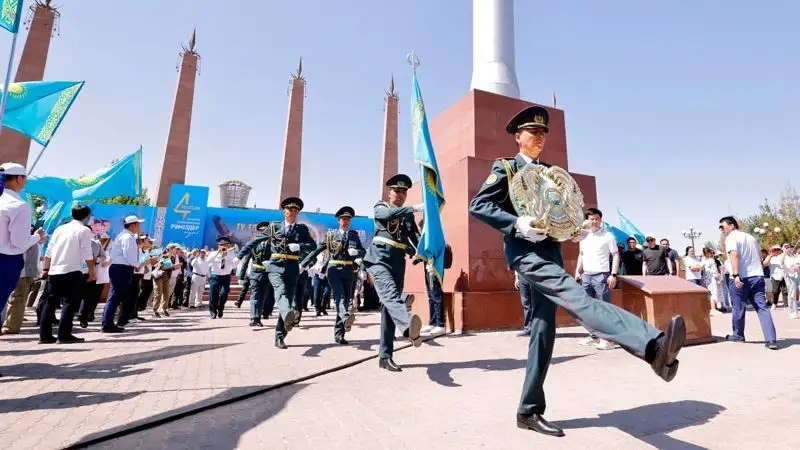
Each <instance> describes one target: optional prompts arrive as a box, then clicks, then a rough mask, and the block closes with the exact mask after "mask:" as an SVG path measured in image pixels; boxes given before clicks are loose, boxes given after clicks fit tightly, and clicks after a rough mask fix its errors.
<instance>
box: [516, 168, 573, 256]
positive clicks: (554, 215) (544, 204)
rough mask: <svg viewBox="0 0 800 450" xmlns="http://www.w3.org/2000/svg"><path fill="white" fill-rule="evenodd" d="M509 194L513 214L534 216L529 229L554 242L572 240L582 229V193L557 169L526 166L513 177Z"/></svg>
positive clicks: (562, 171)
mask: <svg viewBox="0 0 800 450" xmlns="http://www.w3.org/2000/svg"><path fill="white" fill-rule="evenodd" d="M509 195H510V197H511V202H512V204H513V205H514V209H515V210H516V211H517V214H519V215H520V216H532V217H534V220H533V222H532V223H531V226H533V227H534V228H541V229H543V230H545V233H546V234H547V235H548V236H550V237H552V238H553V239H555V240H557V241H566V240H568V239H572V238H574V237H576V236H577V235H578V234H580V232H581V230H582V228H583V206H584V203H583V193H582V192H581V190H580V188H579V187H578V183H577V182H575V179H574V178H572V175H570V174H569V172H567V171H566V170H564V169H562V168H561V167H557V166H553V167H545V166H542V165H539V164H528V165H526V166H525V167H523V168H522V170H520V171H519V172H517V173H516V174H514V178H512V180H511V183H510V186H509Z"/></svg>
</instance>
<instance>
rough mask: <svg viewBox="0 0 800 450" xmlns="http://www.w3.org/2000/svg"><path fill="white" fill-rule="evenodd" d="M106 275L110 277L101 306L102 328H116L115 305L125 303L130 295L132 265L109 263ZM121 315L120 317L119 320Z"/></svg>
mask: <svg viewBox="0 0 800 450" xmlns="http://www.w3.org/2000/svg"><path fill="white" fill-rule="evenodd" d="M108 277H109V278H110V279H111V288H110V289H109V293H108V300H106V306H105V307H104V308H103V329H105V330H107V329H110V328H116V326H115V325H114V313H116V312H117V307H118V306H119V305H121V304H125V303H127V300H126V299H127V298H128V296H130V295H131V282H132V281H133V266H126V265H123V264H111V266H110V267H109V268H108ZM121 319H122V317H120V320H121Z"/></svg>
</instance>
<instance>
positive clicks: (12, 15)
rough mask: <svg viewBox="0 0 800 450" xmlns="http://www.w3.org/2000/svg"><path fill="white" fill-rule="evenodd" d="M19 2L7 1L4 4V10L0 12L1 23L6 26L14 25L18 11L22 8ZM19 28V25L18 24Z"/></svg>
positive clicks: (14, 0) (15, 0) (16, 0)
mask: <svg viewBox="0 0 800 450" xmlns="http://www.w3.org/2000/svg"><path fill="white" fill-rule="evenodd" d="M19 3H20V2H19V0H5V1H4V2H3V10H2V11H0V21H2V22H3V23H4V24H6V25H14V21H15V20H17V10H18V9H19V7H20V4H19ZM16 25H17V26H19V24H16Z"/></svg>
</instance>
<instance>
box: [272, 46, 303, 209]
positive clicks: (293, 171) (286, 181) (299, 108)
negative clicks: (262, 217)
mask: <svg viewBox="0 0 800 450" xmlns="http://www.w3.org/2000/svg"><path fill="white" fill-rule="evenodd" d="M305 93H306V79H305V77H304V76H303V58H300V62H299V63H298V64H297V71H296V72H295V73H293V74H292V78H291V80H290V81H289V116H288V117H287V119H286V138H285V140H284V144H283V164H282V165H281V182H280V187H279V189H278V202H277V204H276V206H277V205H280V203H281V200H283V199H284V198H286V197H299V196H300V166H301V163H302V149H303V101H304V99H305Z"/></svg>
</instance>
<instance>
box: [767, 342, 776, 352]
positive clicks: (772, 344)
mask: <svg viewBox="0 0 800 450" xmlns="http://www.w3.org/2000/svg"><path fill="white" fill-rule="evenodd" d="M764 346H765V347H767V348H768V349H770V350H777V349H778V343H777V342H775V341H772V342H767V343H766V344H764Z"/></svg>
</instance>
